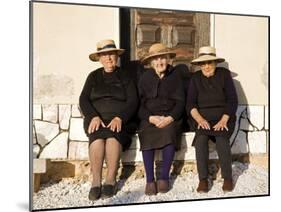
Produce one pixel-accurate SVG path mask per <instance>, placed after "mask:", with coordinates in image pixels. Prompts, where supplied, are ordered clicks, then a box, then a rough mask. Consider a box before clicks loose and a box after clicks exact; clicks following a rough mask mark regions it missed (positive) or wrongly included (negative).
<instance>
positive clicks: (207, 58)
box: [191, 55, 225, 65]
mask: <svg viewBox="0 0 281 212" xmlns="http://www.w3.org/2000/svg"><path fill="white" fill-rule="evenodd" d="M205 61H216V62H217V63H222V62H224V61H225V59H224V58H221V57H215V56H212V55H203V56H200V57H198V58H196V59H194V60H192V61H191V64H192V65H199V64H200V63H201V62H205Z"/></svg>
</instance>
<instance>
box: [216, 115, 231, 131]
mask: <svg viewBox="0 0 281 212" xmlns="http://www.w3.org/2000/svg"><path fill="white" fill-rule="evenodd" d="M228 120H229V116H228V115H223V116H222V118H221V119H220V120H219V122H218V123H216V125H215V126H213V129H214V130H215V131H220V130H221V131H223V130H224V129H226V131H228V127H227V122H228Z"/></svg>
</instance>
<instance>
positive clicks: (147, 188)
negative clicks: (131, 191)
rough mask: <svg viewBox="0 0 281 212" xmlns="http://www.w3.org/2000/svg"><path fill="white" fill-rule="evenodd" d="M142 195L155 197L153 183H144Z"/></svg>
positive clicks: (155, 190) (155, 191)
mask: <svg viewBox="0 0 281 212" xmlns="http://www.w3.org/2000/svg"><path fill="white" fill-rule="evenodd" d="M144 193H145V194H146V195H156V194H157V189H156V184H155V182H150V183H146V186H145V191H144Z"/></svg>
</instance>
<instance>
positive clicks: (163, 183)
mask: <svg viewBox="0 0 281 212" xmlns="http://www.w3.org/2000/svg"><path fill="white" fill-rule="evenodd" d="M157 191H158V192H160V193H167V192H168V191H169V181H168V180H157Z"/></svg>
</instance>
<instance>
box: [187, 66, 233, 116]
mask: <svg viewBox="0 0 281 212" xmlns="http://www.w3.org/2000/svg"><path fill="white" fill-rule="evenodd" d="M237 106H238V100H237V94H236V90H235V86H234V83H233V80H232V78H231V74H230V71H229V70H227V69H225V68H222V67H217V68H216V70H215V74H214V75H213V76H211V77H209V78H207V77H205V76H204V75H203V73H202V71H201V70H200V71H197V72H195V73H194V75H193V76H192V78H191V81H190V85H189V89H188V95H187V104H186V110H187V114H190V111H191V110H192V109H193V108H197V109H198V110H199V113H200V114H201V115H202V116H203V117H204V118H205V119H206V120H207V121H216V120H219V119H220V118H221V116H222V115H223V114H227V115H229V116H230V117H235V113H236V110H237Z"/></svg>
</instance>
